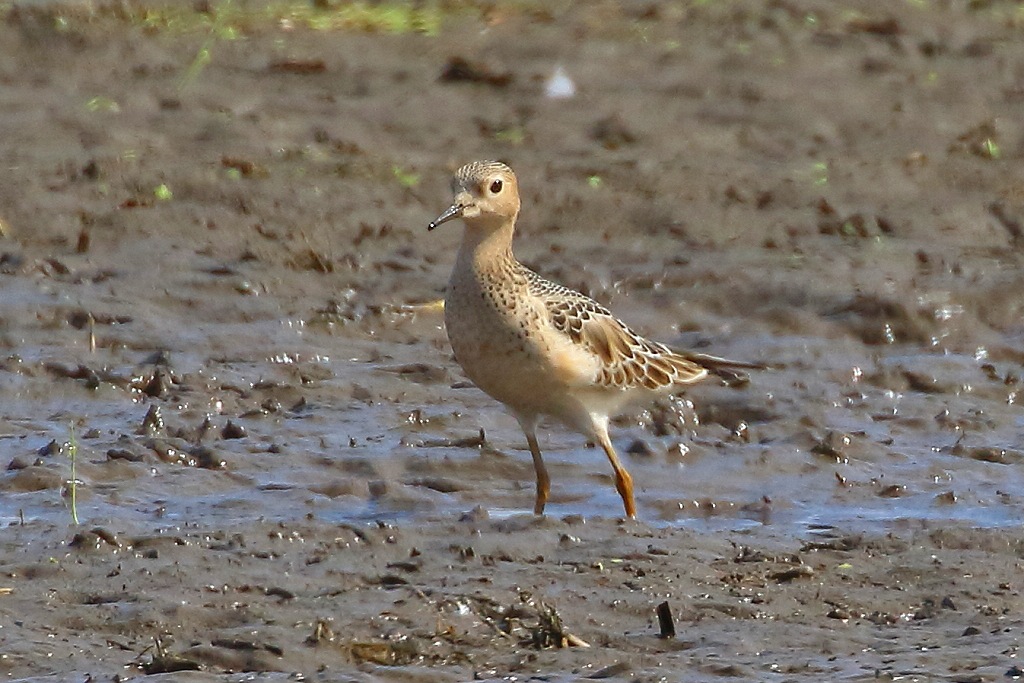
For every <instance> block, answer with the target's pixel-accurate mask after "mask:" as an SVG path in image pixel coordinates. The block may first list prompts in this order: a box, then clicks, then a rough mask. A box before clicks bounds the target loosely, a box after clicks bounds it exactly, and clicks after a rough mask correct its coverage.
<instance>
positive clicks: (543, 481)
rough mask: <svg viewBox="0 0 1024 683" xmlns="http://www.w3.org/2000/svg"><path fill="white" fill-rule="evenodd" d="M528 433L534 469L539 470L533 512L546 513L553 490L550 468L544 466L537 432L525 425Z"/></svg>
mask: <svg viewBox="0 0 1024 683" xmlns="http://www.w3.org/2000/svg"><path fill="white" fill-rule="evenodd" d="M523 432H525V433H526V443H527V444H528V445H529V446H530V455H532V456H533V469H534V471H536V472H537V499H536V501H535V502H534V504H533V514H535V515H542V514H544V504H545V503H547V502H548V494H549V493H550V492H551V479H550V477H548V468H547V467H545V466H544V458H543V457H542V456H541V454H540V446H538V445H537V434H536V432H535V431H534V429H533V427H532V426H530V427H527V426H526V425H524V426H523Z"/></svg>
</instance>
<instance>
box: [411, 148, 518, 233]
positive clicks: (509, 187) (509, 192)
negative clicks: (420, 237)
mask: <svg viewBox="0 0 1024 683" xmlns="http://www.w3.org/2000/svg"><path fill="white" fill-rule="evenodd" d="M452 194H453V195H455V199H454V201H453V202H452V205H451V206H449V207H448V208H447V209H445V211H444V213H442V214H441V215H440V216H438V217H437V218H435V219H434V220H433V221H431V222H430V223H429V224H428V225H427V230H433V229H434V228H436V227H437V226H439V225H441V224H442V223H446V222H448V221H450V220H454V219H456V218H461V219H462V221H463V222H464V223H465V224H466V227H468V228H471V229H484V230H495V229H497V228H499V227H501V226H503V225H507V224H508V223H509V222H514V221H515V219H516V216H517V215H518V213H519V183H518V182H517V181H516V174H515V173H513V172H512V169H511V168H509V167H508V166H506V165H505V164H503V163H501V162H500V161H474V162H472V163H469V164H466V165H465V166H463V167H462V168H460V169H459V170H458V171H456V172H455V176H454V177H453V178H452Z"/></svg>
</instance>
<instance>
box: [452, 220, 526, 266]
mask: <svg viewBox="0 0 1024 683" xmlns="http://www.w3.org/2000/svg"><path fill="white" fill-rule="evenodd" d="M514 233H515V221H508V222H506V223H503V224H501V225H500V226H498V227H496V228H495V227H493V226H479V225H471V224H467V225H466V232H465V233H464V234H463V236H462V245H461V246H460V247H459V255H458V257H457V261H458V265H459V266H460V267H461V268H463V269H467V270H468V271H472V272H475V273H480V274H484V273H490V272H492V271H495V270H504V269H506V268H508V267H509V266H510V265H512V264H514V263H515V260H516V259H515V256H513V255H512V235H513V234H514ZM463 272H466V270H464V271H463Z"/></svg>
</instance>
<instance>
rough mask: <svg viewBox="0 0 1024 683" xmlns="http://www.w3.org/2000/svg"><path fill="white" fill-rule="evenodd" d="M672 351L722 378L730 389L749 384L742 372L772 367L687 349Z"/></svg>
mask: <svg viewBox="0 0 1024 683" xmlns="http://www.w3.org/2000/svg"><path fill="white" fill-rule="evenodd" d="M672 350H673V351H674V352H675V353H677V354H679V355H680V356H682V357H683V358H685V359H686V360H688V361H691V362H693V363H696V364H697V365H700V366H701V367H704V368H706V369H707V371H708V372H709V373H710V374H712V375H715V376H717V377H720V378H722V380H723V381H724V382H725V383H726V384H728V385H729V386H731V387H735V386H741V385H743V384H747V383H748V382H750V376H749V375H748V374H747V373H746V372H743V371H744V370H768V369H769V368H771V367H773V366H771V365H768V364H767V363H751V362H747V361H742V360H731V359H729V358H721V357H719V356H712V355H711V354H708V353H700V352H699V351H690V350H687V349H672Z"/></svg>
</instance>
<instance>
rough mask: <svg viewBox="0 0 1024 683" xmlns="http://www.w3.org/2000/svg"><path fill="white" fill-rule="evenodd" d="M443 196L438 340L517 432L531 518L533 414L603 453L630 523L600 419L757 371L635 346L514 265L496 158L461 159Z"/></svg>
mask: <svg viewBox="0 0 1024 683" xmlns="http://www.w3.org/2000/svg"><path fill="white" fill-rule="evenodd" d="M451 189H452V194H453V195H454V199H453V201H452V204H451V206H449V207H448V208H447V209H445V210H444V211H443V212H442V213H441V214H440V215H439V216H438V217H437V218H435V219H434V220H433V221H431V222H430V223H429V224H428V225H427V229H428V230H434V229H435V228H437V227H438V226H440V225H441V224H443V223H447V222H448V221H452V220H456V219H461V220H462V223H463V225H464V226H465V229H464V232H463V236H462V242H461V245H460V246H459V250H458V253H457V255H456V257H455V264H454V267H453V268H452V273H451V277H450V278H449V281H448V286H447V288H446V291H445V298H444V320H445V327H446V330H447V334H448V340H449V342H450V343H451V347H452V351H453V352H454V355H455V360H456V362H458V364H459V365H460V366H461V367H462V369H463V371H464V372H465V374H466V376H467V377H468V378H469V379H470V380H471V381H472V382H473V384H475V385H476V386H477V387H478V388H480V389H481V390H483V392H484V393H486V394H488V395H489V396H491V397H492V398H494V399H496V400H497V401H499V402H500V403H502V404H504V405H505V407H506V408H507V409H508V410H509V411H510V412H511V413H512V415H513V416H515V418H516V420H517V421H518V422H519V425H520V427H522V430H523V433H524V434H525V436H526V443H527V446H528V447H529V450H530V454H531V456H532V457H533V466H534V471H535V473H536V498H535V501H534V508H533V511H534V513H535V514H537V515H541V514H543V513H544V508H545V505H546V503H547V501H548V498H549V496H550V491H551V479H550V477H549V475H548V471H547V467H546V466H545V464H544V458H543V455H542V454H541V450H540V446H539V444H538V441H537V427H538V424H539V422H540V420H541V418H542V417H544V416H550V417H553V418H555V419H556V420H558V421H559V422H561V423H563V424H564V425H565V426H566V427H568V428H569V429H572V430H574V431H576V432H579V433H581V434H582V435H584V436H585V437H586V438H587V439H588V440H590V441H591V442H592V443H596V444H598V445H599V446H600V447H601V449H602V450H603V451H604V453H605V455H607V456H608V460H609V462H610V463H611V466H612V471H613V473H614V476H615V488H616V490H617V491H618V493H619V496H620V497H621V498H622V505H623V508H624V510H625V513H626V516H627V517H629V518H635V517H636V501H635V498H634V495H633V479H632V477H631V475H630V474H629V472H628V471H627V470H626V468H625V467H624V466H623V464H622V461H621V460H620V459H619V456H618V453H617V452H616V451H615V447H614V445H613V444H612V441H611V439H610V438H609V434H608V423H609V419H610V418H611V417H612V416H614V415H615V414H617V413H618V412H619V411H621V410H622V409H623V408H625V407H627V406H628V405H629V404H632V403H637V402H641V401H644V400H653V399H654V398H656V397H657V396H659V395H664V394H668V393H672V392H673V391H678V390H679V389H680V388H681V387H683V386H686V385H689V384H693V383H695V382H698V381H700V380H702V379H704V378H705V377H707V376H708V374H709V372H714V373H717V374H722V375H723V376H728V375H729V374H734V373H732V369H734V368H754V367H761V366H760V365H758V364H755V363H743V362H740V361H730V360H727V359H724V358H718V357H716V356H711V355H706V354H702V353H694V352H681V351H675V350H672V349H670V348H669V347H668V346H666V345H665V344H661V343H659V342H655V341H649V340H647V339H644V338H643V337H642V336H640V335H639V334H637V333H636V332H634V331H633V330H631V329H630V328H629V327H628V326H627V325H626V324H625V323H623V322H622V321H621V320H619V319H618V318H616V317H615V316H614V315H613V314H612V313H611V312H610V311H609V310H608V309H607V308H605V307H604V306H602V305H601V304H599V303H598V302H596V301H594V300H593V299H591V298H590V297H588V296H586V295H584V294H582V293H580V292H577V291H575V290H572V289H570V288H568V287H564V286H562V285H559V284H556V283H554V282H551V281H550V280H547V279H545V278H543V277H541V276H540V275H538V274H537V273H535V272H534V271H532V270H530V269H529V268H527V267H526V266H524V265H523V264H522V263H520V262H519V261H518V260H517V259H516V257H515V255H514V254H513V252H512V241H513V236H514V234H515V229H516V220H517V218H518V216H519V211H520V207H521V200H520V194H519V182H518V180H517V178H516V174H515V173H514V172H513V171H512V169H511V168H510V167H509V166H508V165H506V164H505V163H502V162H499V161H474V162H472V163H468V164H466V165H464V166H462V167H461V168H459V169H458V171H456V172H455V174H454V176H453V178H452V181H451Z"/></svg>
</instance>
